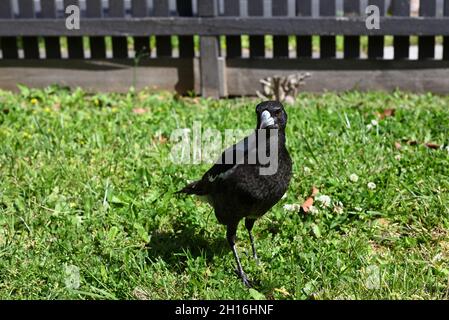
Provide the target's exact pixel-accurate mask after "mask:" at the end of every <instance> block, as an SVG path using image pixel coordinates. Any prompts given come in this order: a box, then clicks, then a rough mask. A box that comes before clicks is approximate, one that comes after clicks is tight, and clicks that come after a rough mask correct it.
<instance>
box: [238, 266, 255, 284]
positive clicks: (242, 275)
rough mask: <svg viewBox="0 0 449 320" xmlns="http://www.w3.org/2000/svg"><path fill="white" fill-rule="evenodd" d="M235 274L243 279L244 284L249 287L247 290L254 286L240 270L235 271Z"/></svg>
mask: <svg viewBox="0 0 449 320" xmlns="http://www.w3.org/2000/svg"><path fill="white" fill-rule="evenodd" d="M235 273H237V275H238V276H239V277H240V278H241V279H242V281H243V284H244V285H245V286H246V287H247V288H252V284H251V282H250V281H249V279H248V277H247V276H246V274H245V273H244V272H243V271H242V272H240V271H239V270H238V269H235Z"/></svg>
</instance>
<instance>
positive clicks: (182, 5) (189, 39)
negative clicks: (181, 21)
mask: <svg viewBox="0 0 449 320" xmlns="http://www.w3.org/2000/svg"><path fill="white" fill-rule="evenodd" d="M176 8H177V10H178V15H179V16H180V17H191V16H193V10H192V0H177V1H176ZM178 39H179V56H180V57H181V58H190V57H193V56H195V48H194V46H193V36H178Z"/></svg>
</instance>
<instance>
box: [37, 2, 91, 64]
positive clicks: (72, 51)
mask: <svg viewBox="0 0 449 320" xmlns="http://www.w3.org/2000/svg"><path fill="white" fill-rule="evenodd" d="M63 4H64V12H65V10H66V8H67V7H68V6H70V5H75V6H78V7H79V1H78V0H64V2H63ZM66 16H67V14H66ZM30 22H31V21H30ZM83 28H84V26H83ZM83 28H80V30H82V29H83ZM63 30H67V31H68V32H67V34H62V33H61V31H63ZM80 30H79V31H80ZM55 31H56V30H55ZM75 31H76V30H68V29H67V28H66V27H65V21H64V20H62V21H61V26H60V27H59V33H61V35H69V36H68V37H67V50H68V53H69V59H83V58H84V45H83V38H82V37H80V36H78V35H77V36H70V35H71V34H75V33H76V32H75ZM38 34H40V33H38Z"/></svg>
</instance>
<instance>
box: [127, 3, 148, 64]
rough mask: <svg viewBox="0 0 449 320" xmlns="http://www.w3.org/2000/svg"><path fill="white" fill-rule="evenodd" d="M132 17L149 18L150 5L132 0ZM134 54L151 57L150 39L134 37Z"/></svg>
mask: <svg viewBox="0 0 449 320" xmlns="http://www.w3.org/2000/svg"><path fill="white" fill-rule="evenodd" d="M131 15H132V16H133V17H135V18H143V17H146V16H148V4H147V1H146V0H132V2H131ZM133 39H134V52H135V54H136V56H138V55H141V54H147V55H151V47H150V39H149V38H148V37H134V38H133Z"/></svg>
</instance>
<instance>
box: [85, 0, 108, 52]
mask: <svg viewBox="0 0 449 320" xmlns="http://www.w3.org/2000/svg"><path fill="white" fill-rule="evenodd" d="M86 4H87V6H86V15H87V17H88V18H101V17H103V6H102V3H101V0H89V1H87V2H86ZM89 45H90V57H91V58H92V59H106V42H105V39H104V37H99V36H92V37H89Z"/></svg>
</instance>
